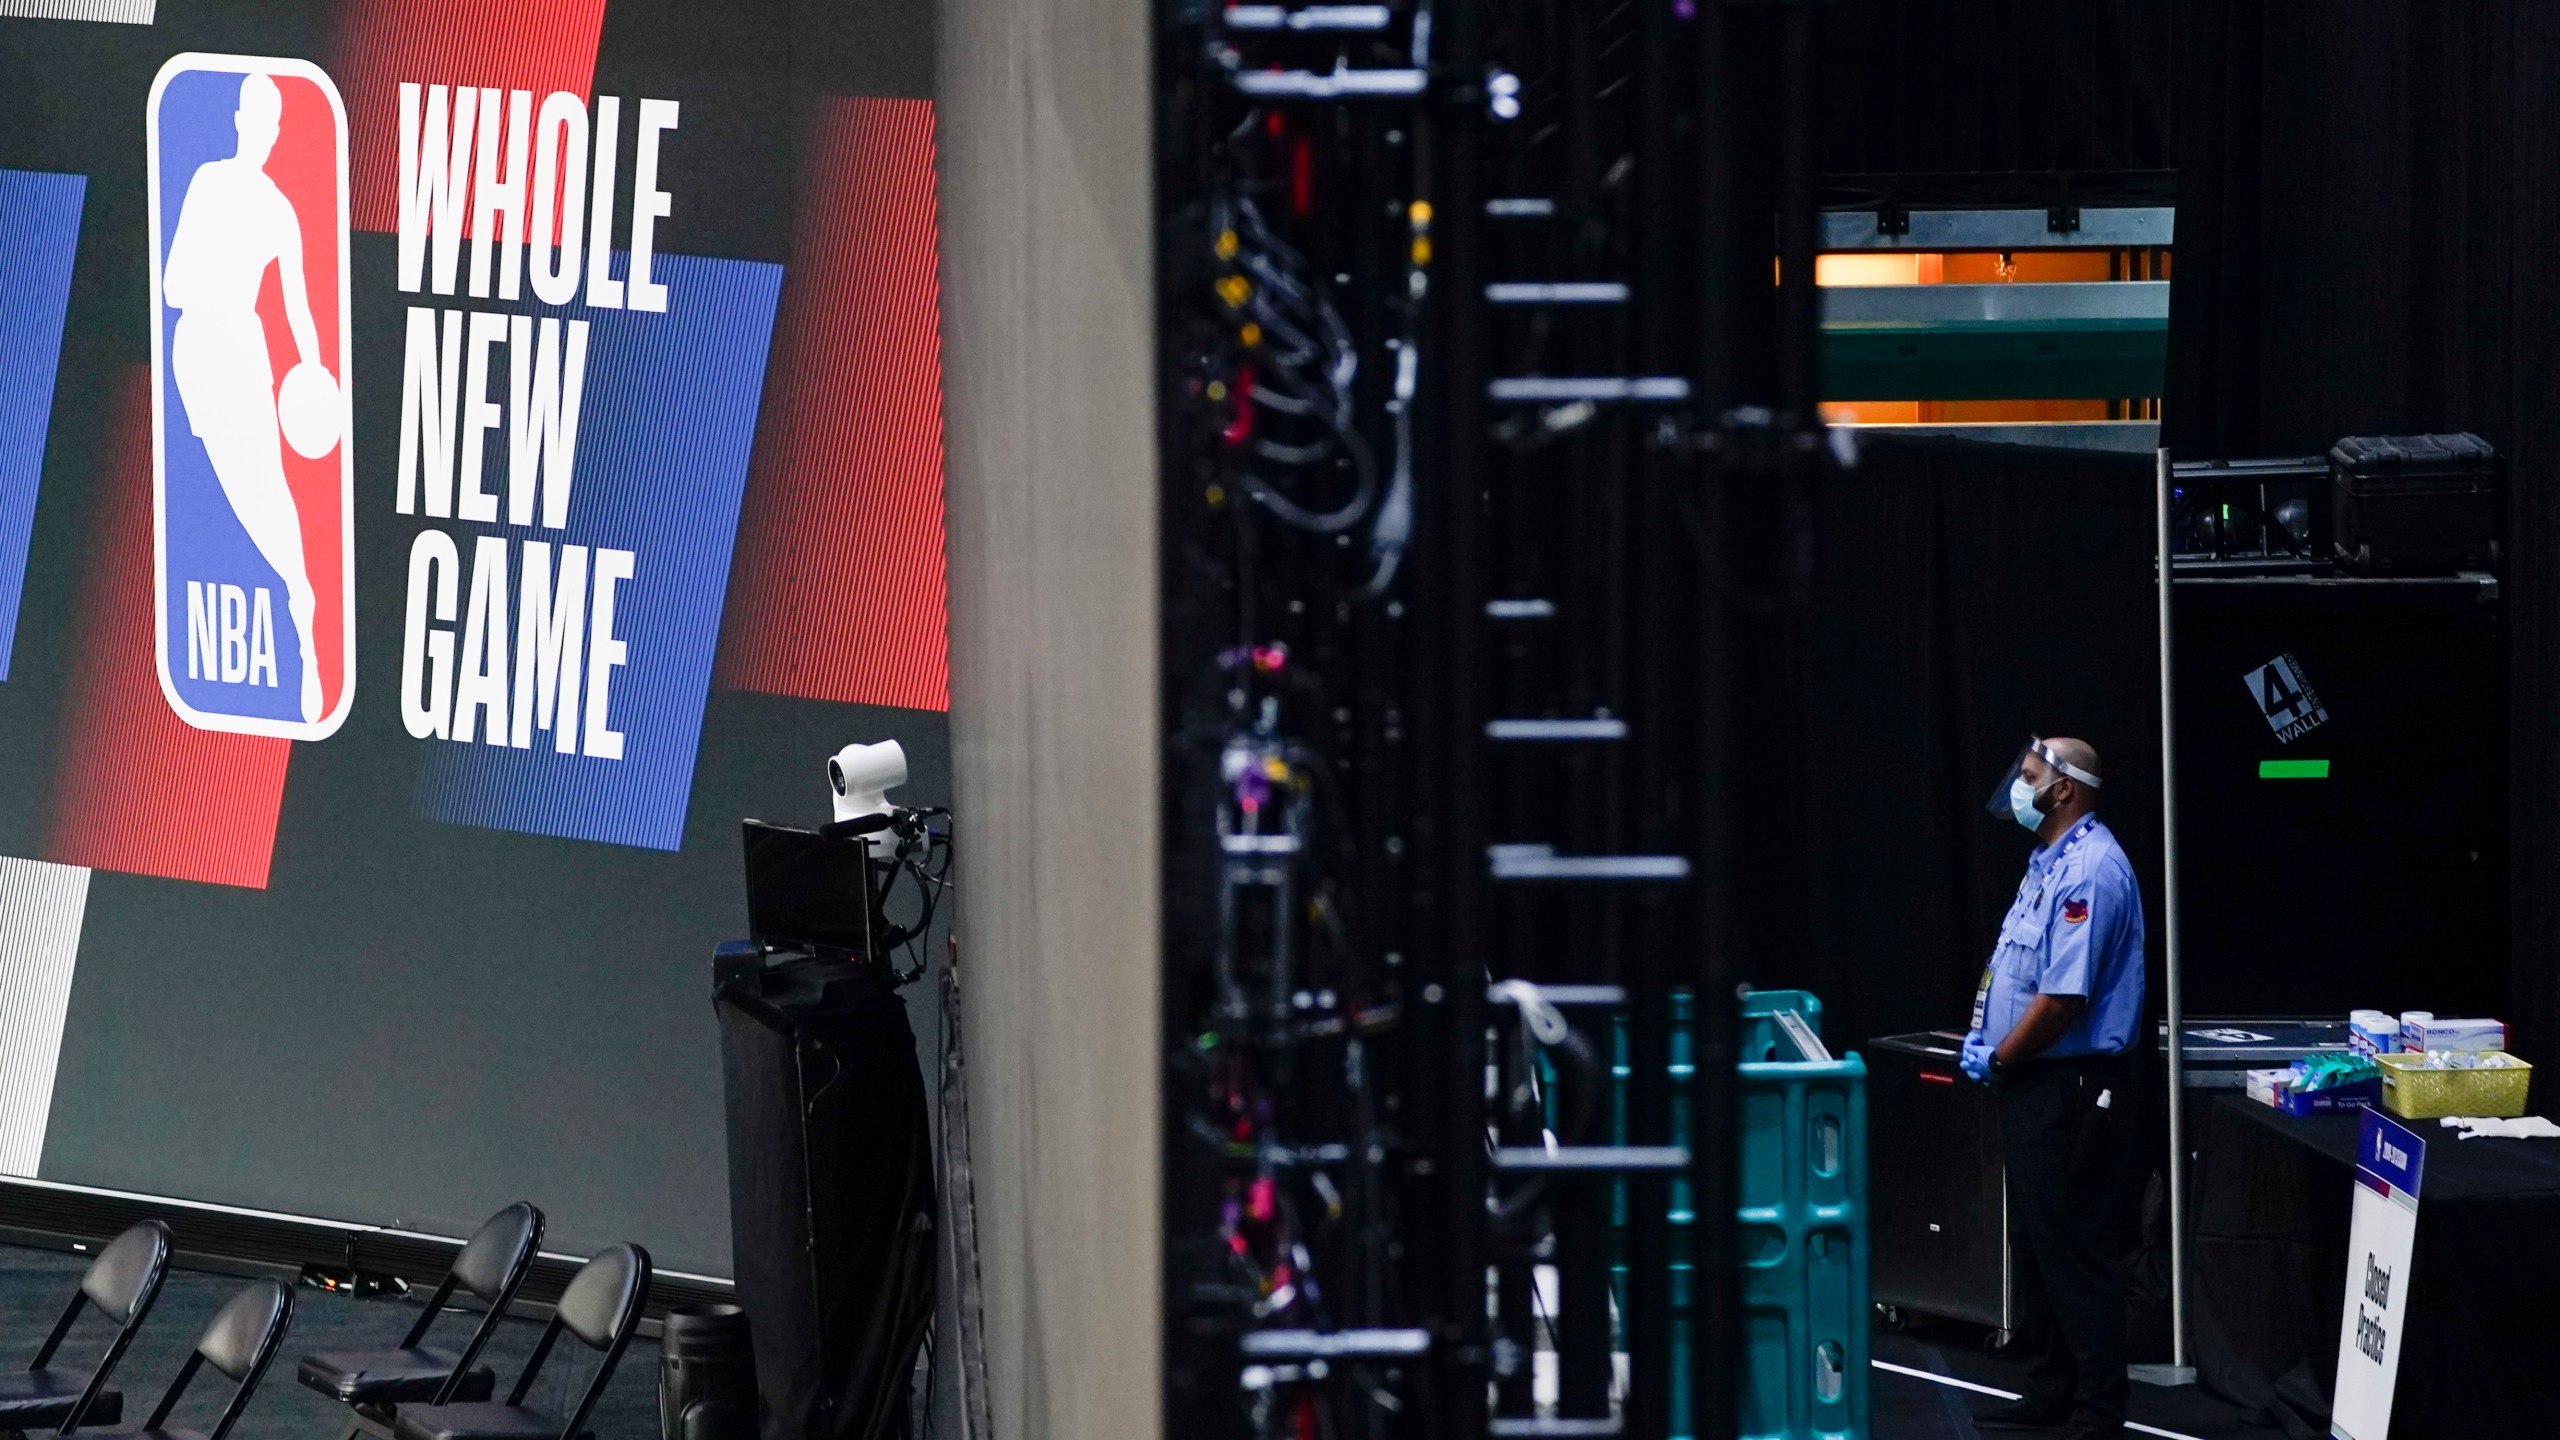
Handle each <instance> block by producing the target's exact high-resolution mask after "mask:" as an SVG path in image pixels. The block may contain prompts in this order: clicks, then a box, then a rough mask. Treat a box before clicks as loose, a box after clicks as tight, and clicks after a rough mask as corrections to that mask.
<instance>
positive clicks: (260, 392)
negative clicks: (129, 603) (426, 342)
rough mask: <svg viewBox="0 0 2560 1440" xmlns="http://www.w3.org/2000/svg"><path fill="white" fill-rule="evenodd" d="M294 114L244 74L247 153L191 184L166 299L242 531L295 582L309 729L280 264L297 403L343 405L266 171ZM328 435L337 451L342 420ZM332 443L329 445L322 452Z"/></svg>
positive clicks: (313, 660)
mask: <svg viewBox="0 0 2560 1440" xmlns="http://www.w3.org/2000/svg"><path fill="white" fill-rule="evenodd" d="M283 113H284V97H283V95H282V94H281V93H280V92H278V91H277V89H276V83H275V81H273V80H272V79H269V78H268V77H267V76H264V75H249V76H245V77H243V78H242V79H241V82H240V101H239V106H238V108H237V110H236V111H235V112H234V114H233V117H232V123H233V126H234V128H235V129H236V130H237V132H238V134H239V148H238V149H237V151H236V152H235V153H234V154H233V155H232V156H231V157H230V158H229V159H225V160H208V161H206V162H205V163H204V164H202V165H200V166H198V167H196V173H195V174H194V175H193V176H192V177H190V178H189V179H188V181H187V194H186V199H185V200H183V201H181V202H180V204H179V207H178V229H177V233H176V234H175V235H174V236H173V237H171V239H170V242H169V261H168V266H167V268H166V269H165V270H164V271H163V272H162V274H161V277H160V279H161V290H160V293H161V296H162V297H163V299H164V300H166V302H167V303H168V304H169V305H171V306H172V307H174V308H176V309H177V310H178V312H179V316H178V325H177V334H176V336H175V338H174V340H173V342H172V345H171V350H170V357H169V358H170V369H171V372H172V374H173V375H174V377H175V378H176V380H177V383H178V398H179V399H181V400H183V401H185V402H186V407H187V428H189V429H190V430H193V431H194V432H195V434H196V438H197V439H199V440H202V441H203V442H204V448H205V454H206V456H207V457H209V458H210V459H211V460H212V462H213V473H214V478H215V479H217V480H219V481H220V482H221V484H222V494H223V497H224V498H225V499H227V500H229V501H230V502H231V511H232V513H233V514H234V515H237V516H238V517H240V526H241V528H242V529H244V530H246V531H248V532H249V540H250V542H251V543H252V544H254V545H256V546H257V547H258V554H259V555H260V556H262V557H264V558H265V560H266V562H267V564H268V565H269V566H270V567H271V568H273V569H274V571H275V572H276V576H277V578H278V579H280V580H282V581H283V582H284V588H285V604H286V608H287V610H288V611H289V612H290V613H291V615H292V617H293V629H294V637H295V639H296V640H297V641H298V642H299V644H300V647H301V654H302V696H301V703H302V718H303V720H304V721H305V722H306V723H309V722H314V721H317V720H318V719H319V718H320V703H321V702H320V665H319V661H318V658H317V651H316V648H315V646H314V645H313V636H312V619H313V613H314V611H315V609H316V606H317V602H316V600H315V598H314V596H313V594H312V590H311V577H310V574H309V570H308V567H306V566H305V564H304V563H303V556H302V516H301V512H300V511H299V510H298V509H297V508H296V506H295V505H294V500H293V490H292V487H290V486H289V485H287V484H286V483H285V478H284V456H283V451H282V448H281V446H282V442H283V433H282V427H281V425H280V423H279V421H278V418H277V414H276V380H275V370H274V368H273V365H272V362H271V361H270V360H269V358H268V355H267V334H266V328H265V326H264V325H262V324H261V323H260V322H259V319H258V286H259V284H260V282H262V281H263V280H264V279H265V278H266V273H267V267H268V266H269V265H270V264H272V265H274V266H276V267H277V272H278V273H277V277H276V278H277V279H278V281H279V282H281V288H282V289H283V291H284V314H285V323H286V324H287V326H288V327H289V328H290V329H291V330H292V331H293V345H294V350H295V352H296V354H297V355H298V357H299V359H300V362H301V367H309V372H310V375H309V377H304V376H302V375H301V374H300V368H301V367H297V372H296V373H295V374H289V375H288V377H287V389H288V392H289V394H288V401H289V402H290V401H291V400H292V399H294V398H296V397H295V395H294V394H292V393H290V392H294V391H296V390H301V391H308V390H311V389H313V388H315V382H316V388H320V389H321V390H322V391H323V392H324V394H325V397H326V398H327V400H328V401H329V402H331V403H334V401H335V396H336V393H337V387H336V385H335V383H334V377H330V376H329V375H328V373H327V371H326V370H325V369H323V368H322V367H321V364H320V335H319V331H318V329H317V328H316V327H315V326H314V325H313V324H312V320H311V296H310V291H309V287H308V284H307V282H306V280H305V279H304V276H303V273H302V226H301V224H300V222H299V221H298V220H297V219H296V217H295V215H294V211H293V202H292V201H291V200H288V199H286V198H285V194H284V192H283V191H282V190H280V189H278V188H277V187H276V183H275V181H273V180H271V179H269V178H268V176H267V173H266V171H265V169H264V168H263V167H264V166H265V165H266V163H267V155H268V152H270V151H272V150H273V149H274V148H275V143H276V132H277V129H278V126H279V125H280V123H281V120H282V116H283ZM328 439H329V442H330V444H331V445H334V443H335V440H336V427H335V425H334V423H331V424H330V425H329V426H328ZM296 448H297V449H298V450H300V449H303V448H304V447H302V446H299V445H298V446H297V447H296ZM329 448H330V447H329V446H328V445H324V446H322V447H321V448H320V453H321V454H324V455H325V454H327V453H328V449H329Z"/></svg>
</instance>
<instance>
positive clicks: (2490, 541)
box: [2329, 433, 2506, 575]
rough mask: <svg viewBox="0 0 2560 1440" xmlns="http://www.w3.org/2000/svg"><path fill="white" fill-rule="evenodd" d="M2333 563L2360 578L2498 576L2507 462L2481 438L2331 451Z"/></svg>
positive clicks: (2388, 439) (2366, 441) (2356, 442)
mask: <svg viewBox="0 0 2560 1440" xmlns="http://www.w3.org/2000/svg"><path fill="white" fill-rule="evenodd" d="M2329 484H2330V493H2331V497H2332V502H2333V505H2334V514H2333V517H2332V520H2331V525H2332V527H2333V532H2334V534H2335V536H2336V542H2337V549H2338V562H2339V563H2340V564H2341V565H2344V566H2345V567H2346V568H2348V569H2349V570H2352V571H2355V572H2357V573H2359V574H2364V575H2443V574H2449V573H2451V572H2453V571H2457V570H2490V571H2494V570H2496V569H2497V568H2498V559H2499V541H2500V537H2501V536H2502V535H2503V534H2504V533H2505V528H2506V525H2505V521H2506V463H2505V461H2504V460H2503V459H2502V458H2500V456H2499V454H2498V452H2497V450H2496V449H2495V448H2493V447H2492V446H2491V445H2490V444H2489V442H2488V441H2486V440H2483V439H2481V438H2480V437H2479V436H2477V435H2472V434H2468V433H2465V434H2460V435H2396V436H2385V435H2376V436H2361V437H2359V436H2350V437H2348V438H2347V439H2344V440H2341V441H2339V442H2338V443H2337V444H2336V445H2334V446H2331V447H2330V449H2329Z"/></svg>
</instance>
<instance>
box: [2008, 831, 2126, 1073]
mask: <svg viewBox="0 0 2560 1440" xmlns="http://www.w3.org/2000/svg"><path fill="white" fill-rule="evenodd" d="M2142 939H2143V933H2142V891H2141V890H2140V888H2139V887H2137V886H2136V885H2135V884H2134V881H2133V862H2132V861H2130V860H2127V859H2126V858H2125V853H2124V847H2123V846H2121V845H2118V844H2117V843H2116V837H2115V835H2114V833H2113V832H2111V831H2109V830H2108V829H2107V827H2106V826H2104V825H2102V824H2099V823H2098V818H2097V817H2096V816H2094V815H2092V816H2088V817H2086V818H2085V819H2083V820H2081V821H2080V823H2078V824H2076V825H2074V826H2072V827H2071V829H2070V830H2069V831H2067V832H2065V834H2064V835H2063V837H2062V838H2061V839H2060V840H2057V841H2055V842H2054V843H2053V844H2051V845H2045V846H2040V847H2038V848H2037V850H2036V852H2035V853H2034V854H2032V855H2030V856H2028V857H2027V877H2026V879H2024V880H2022V881H2020V882H2019V884H2018V898H2017V901H2016V903H2014V904H2012V905H2011V906H2010V907H2009V913H2008V915H2007V916H2006V917H2005V918H2004V919H2002V920H2001V922H2000V943H1999V944H1998V945H1996V946H1994V947H1993V949H1992V951H1991V961H1990V963H1989V964H1988V965H1986V966H1985V967H1984V968H1983V973H1982V986H1981V989H1980V990H1979V992H1977V994H1976V995H1975V997H1974V1006H1973V1010H1974V1013H1973V1028H1975V1029H1976V1030H1979V1031H1981V1032H1982V1039H1983V1043H1985V1044H1988V1045H1993V1046H1997V1045H1998V1044H1999V1043H2000V1042H2001V1040H2002V1039H2004V1038H2005V1037H2007V1035H2008V1033H2009V1032H2010V1031H2011V1030H2014V1029H2016V1028H2017V1025H2018V1021H2019V1020H2020V1018H2022V1017H2023V1016H2025V1014H2026V1013H2027V1007H2028V1006H2029V1005H2030V1004H2033V1003H2034V1001H2035V998H2036V997H2037V996H2038V995H2078V996H2081V997H2083V998H2085V999H2086V1000H2087V1001H2088V1002H2089V1005H2088V1008H2087V1009H2085V1010H2083V1011H2081V1012H2080V1018H2079V1019H2077V1020H2075V1021H2073V1022H2072V1023H2071V1028H2070V1029H2068V1030H2065V1031H2063V1032H2062V1038H2061V1039H2059V1040H2056V1041H2055V1042H2053V1045H2052V1047H2051V1048H2049V1049H2047V1050H2045V1051H2044V1052H2043V1056H2040V1057H2037V1058H2043V1057H2053V1058H2057V1059H2058V1058H2061V1057H2064V1056H2069V1055H2089V1054H2110V1055H2111V1054H2115V1053H2117V1052H2119V1051H2122V1050H2123V1049H2124V1048H2125V1047H2126V1046H2128V1045H2131V1044H2132V1043H2133V1038H2134V1032H2135V1030H2136V1028H2137V1027H2138V1026H2139V1025H2140V1024H2141V1022H2142V985H2143V973H2142Z"/></svg>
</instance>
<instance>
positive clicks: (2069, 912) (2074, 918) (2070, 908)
mask: <svg viewBox="0 0 2560 1440" xmlns="http://www.w3.org/2000/svg"><path fill="white" fill-rule="evenodd" d="M2062 918H2063V919H2065V920H2067V921H2069V922H2071V923H2072V924H2074V925H2077V924H2080V923H2081V922H2082V921H2085V920H2087V919H2088V918H2089V902H2088V901H2086V900H2065V901H2063V902H2062Z"/></svg>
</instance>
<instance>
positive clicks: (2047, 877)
mask: <svg viewBox="0 0 2560 1440" xmlns="http://www.w3.org/2000/svg"><path fill="white" fill-rule="evenodd" d="M2096 828H2098V817H2097V816H2095V815H2089V816H2084V817H2082V819H2081V821H2080V823H2079V824H2077V825H2074V826H2072V827H2071V833H2070V834H2068V835H2065V836H2063V837H2062V839H2061V840H2060V841H2059V842H2057V843H2056V844H2055V845H2054V847H2053V859H2052V860H2050V861H2048V862H2047V863H2046V864H2045V867H2044V874H2042V875H2040V876H2038V877H2036V893H2034V894H2033V895H2030V896H2028V897H2027V904H2028V905H2029V906H2030V907H2032V906H2033V905H2034V904H2035V903H2036V902H2037V901H2039V900H2042V899H2043V898H2044V890H2045V887H2046V886H2048V885H2050V884H2052V883H2053V877H2054V876H2056V875H2058V874H2060V873H2061V872H2062V862H2063V861H2065V860H2068V859H2070V858H2071V848H2072V847H2073V846H2075V845H2077V844H2079V843H2080V842H2081V841H2083V840H2085V839H2087V838H2088V837H2089V832H2090V831H2092V830H2094V829H2096Z"/></svg>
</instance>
